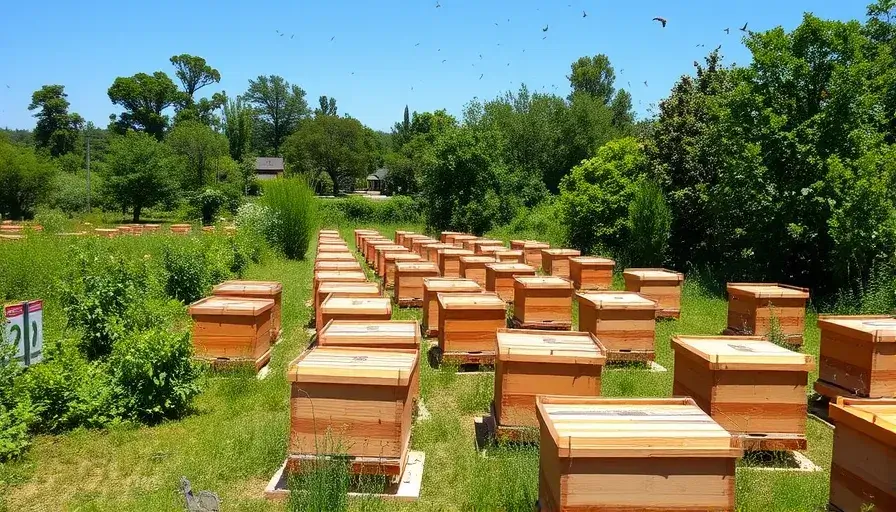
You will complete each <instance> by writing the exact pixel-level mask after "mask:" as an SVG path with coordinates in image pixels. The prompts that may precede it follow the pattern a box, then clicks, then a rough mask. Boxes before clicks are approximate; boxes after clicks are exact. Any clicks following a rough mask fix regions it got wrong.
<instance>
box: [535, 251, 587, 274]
mask: <svg viewBox="0 0 896 512" xmlns="http://www.w3.org/2000/svg"><path fill="white" fill-rule="evenodd" d="M581 255H582V253H581V251H578V250H576V249H542V250H541V268H542V270H544V272H545V273H546V274H548V275H551V276H556V277H564V278H567V279H568V278H569V259H570V258H573V257H576V256H581Z"/></svg>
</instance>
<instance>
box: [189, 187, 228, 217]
mask: <svg viewBox="0 0 896 512" xmlns="http://www.w3.org/2000/svg"><path fill="white" fill-rule="evenodd" d="M229 202H230V198H229V197H228V196H227V194H225V193H224V192H222V191H220V190H217V189H214V188H211V187H208V188H206V189H204V190H203V191H202V192H200V193H198V194H196V198H195V199H194V203H195V204H196V207H197V208H198V209H199V213H200V215H201V218H202V223H203V224H214V222H215V218H217V216H218V212H219V211H221V208H223V207H224V206H226V205H227V204H228V203H229Z"/></svg>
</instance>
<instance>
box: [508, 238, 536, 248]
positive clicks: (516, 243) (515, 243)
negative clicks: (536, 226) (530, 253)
mask: <svg viewBox="0 0 896 512" xmlns="http://www.w3.org/2000/svg"><path fill="white" fill-rule="evenodd" d="M529 242H535V240H511V241H510V248H511V249H514V250H516V249H520V250H522V249H523V248H524V247H526V244H527V243H529Z"/></svg>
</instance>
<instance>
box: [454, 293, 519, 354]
mask: <svg viewBox="0 0 896 512" xmlns="http://www.w3.org/2000/svg"><path fill="white" fill-rule="evenodd" d="M438 301H439V349H440V350H441V351H442V353H443V354H449V353H455V352H463V353H484V354H491V355H494V353H495V339H496V338H495V333H496V332H497V330H498V329H500V328H502V327H506V326H507V310H506V306H505V305H504V301H503V300H501V298H500V297H498V296H497V295H495V294H493V293H440V294H439V295H438Z"/></svg>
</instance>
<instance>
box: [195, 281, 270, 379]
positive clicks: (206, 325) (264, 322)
mask: <svg viewBox="0 0 896 512" xmlns="http://www.w3.org/2000/svg"><path fill="white" fill-rule="evenodd" d="M273 308H274V301H273V300H271V299H251V298H243V297H215V296H212V297H206V298H204V299H200V300H198V301H196V302H194V303H193V304H191V305H190V308H189V312H190V316H191V317H193V349H194V352H195V354H196V357H197V358H199V359H205V360H218V359H223V360H229V361H247V362H252V363H253V364H254V365H255V370H256V371H257V370H259V369H261V367H263V366H264V365H265V364H266V363H267V362H268V360H269V359H270V358H271V310H272V309H273Z"/></svg>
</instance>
